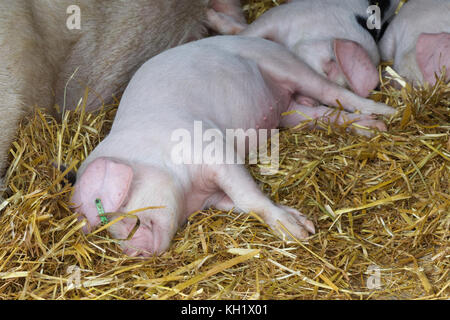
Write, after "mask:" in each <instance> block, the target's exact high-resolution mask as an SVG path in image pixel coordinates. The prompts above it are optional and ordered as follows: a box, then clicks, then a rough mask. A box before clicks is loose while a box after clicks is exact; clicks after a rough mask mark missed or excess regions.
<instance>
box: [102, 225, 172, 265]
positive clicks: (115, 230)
mask: <svg viewBox="0 0 450 320" xmlns="http://www.w3.org/2000/svg"><path fill="white" fill-rule="evenodd" d="M135 226H136V220H135V219H131V218H125V219H123V220H121V221H119V222H117V223H115V224H113V225H112V226H111V227H110V228H109V229H108V231H109V232H110V234H111V236H112V238H113V239H115V240H118V241H120V246H121V247H122V249H123V252H124V253H125V254H127V255H129V256H144V257H148V256H152V255H154V254H159V253H161V252H163V251H165V250H166V249H167V248H163V247H162V245H161V244H162V241H161V239H160V234H159V232H158V228H157V226H156V225H155V224H154V223H152V222H150V223H146V224H144V223H143V222H142V221H141V223H140V225H139V227H138V229H137V230H136V231H135V233H134V234H133V235H132V237H131V238H130V239H128V237H129V236H130V234H131V233H132V231H133V229H134V228H135Z"/></svg>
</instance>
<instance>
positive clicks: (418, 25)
mask: <svg viewBox="0 0 450 320" xmlns="http://www.w3.org/2000/svg"><path fill="white" fill-rule="evenodd" d="M380 51H381V57H382V59H383V60H394V69H395V70H396V71H397V72H398V73H399V74H400V75H401V76H403V77H404V78H406V79H407V80H409V81H410V82H412V83H414V84H422V83H425V82H428V83H429V84H431V85H434V84H435V83H436V76H438V77H439V76H440V74H441V71H442V70H443V67H446V69H447V73H446V78H445V79H444V80H445V81H449V80H450V1H449V0H409V1H408V2H407V3H406V4H405V5H404V6H403V7H402V9H401V10H400V12H399V14H398V15H397V16H396V17H395V18H394V19H393V21H392V23H391V24H390V25H389V27H388V28H387V29H386V32H385V33H384V36H383V38H382V39H381V41H380Z"/></svg>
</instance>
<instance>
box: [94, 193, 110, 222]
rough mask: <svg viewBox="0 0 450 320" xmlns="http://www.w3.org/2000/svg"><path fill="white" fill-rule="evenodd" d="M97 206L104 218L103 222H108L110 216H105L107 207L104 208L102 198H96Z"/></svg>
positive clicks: (99, 213)
mask: <svg viewBox="0 0 450 320" xmlns="http://www.w3.org/2000/svg"><path fill="white" fill-rule="evenodd" d="M95 206H96V207H97V212H98V215H99V216H100V219H101V220H102V223H103V224H107V223H108V218H106V216H105V209H103V205H102V201H101V200H100V199H95Z"/></svg>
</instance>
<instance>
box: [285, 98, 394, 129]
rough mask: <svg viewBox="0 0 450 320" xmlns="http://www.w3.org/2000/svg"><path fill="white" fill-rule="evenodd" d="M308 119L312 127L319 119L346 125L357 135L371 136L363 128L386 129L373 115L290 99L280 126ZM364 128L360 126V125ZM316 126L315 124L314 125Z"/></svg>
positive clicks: (290, 125)
mask: <svg viewBox="0 0 450 320" xmlns="http://www.w3.org/2000/svg"><path fill="white" fill-rule="evenodd" d="M308 120H310V124H311V126H312V127H314V124H315V123H316V121H315V120H320V121H322V122H325V123H327V124H328V123H329V124H331V125H334V126H347V129H348V130H349V131H354V132H356V133H357V134H359V135H363V136H367V137H371V136H372V135H373V133H372V131H371V130H368V129H365V128H369V129H370V128H372V129H377V130H380V131H386V130H387V128H386V125H385V123H384V122H383V121H381V120H377V119H376V118H375V116H373V115H369V114H356V113H349V112H346V111H343V110H338V109H333V108H328V107H325V106H317V107H311V106H305V105H301V104H298V103H297V102H295V101H292V103H291V106H290V108H289V110H288V112H287V113H286V114H285V115H282V116H281V122H280V126H281V127H284V128H290V127H295V126H297V125H298V124H300V123H301V122H304V121H308ZM361 126H362V127H365V128H362V127H361ZM316 127H317V126H316Z"/></svg>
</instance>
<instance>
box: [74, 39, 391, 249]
mask: <svg viewBox="0 0 450 320" xmlns="http://www.w3.org/2000/svg"><path fill="white" fill-rule="evenodd" d="M295 94H301V95H306V96H309V97H312V98H314V99H316V100H318V101H321V102H323V103H325V104H329V105H333V106H337V102H336V100H337V99H338V100H339V101H340V102H341V103H342V105H343V106H344V107H345V108H346V109H347V110H349V111H352V112H353V111H356V110H360V111H361V112H363V113H366V114H359V115H357V114H351V113H347V112H345V111H342V112H341V113H339V114H331V113H330V114H329V116H328V120H330V121H336V122H344V121H348V120H353V121H355V122H356V123H359V124H361V125H364V126H369V127H375V128H377V127H378V126H379V121H376V120H374V119H373V118H372V117H371V116H370V115H368V114H370V113H385V114H390V113H392V112H393V111H394V109H392V108H390V107H388V106H386V105H384V104H381V103H377V102H374V101H372V100H367V99H364V98H362V97H360V96H358V95H355V94H354V93H352V92H350V91H348V90H346V89H344V88H342V87H340V86H338V85H336V84H334V83H332V82H330V81H328V80H327V79H326V78H324V77H321V76H320V75H318V74H317V73H316V72H315V71H314V70H312V69H311V68H309V67H308V66H307V65H306V64H305V63H303V62H302V61H301V60H299V59H298V58H297V57H295V56H294V55H293V54H292V53H291V52H290V51H288V50H287V49H286V48H285V47H283V46H281V45H279V44H277V43H275V42H272V41H268V40H265V39H262V38H256V37H242V36H217V37H211V38H207V39H204V40H199V41H196V42H192V43H189V44H185V45H183V46H179V47H177V48H174V49H171V50H168V51H166V52H164V53H161V54H160V55H158V56H156V57H154V58H153V59H151V60H149V61H148V62H147V63H145V64H144V65H143V66H142V67H141V68H140V69H139V70H138V71H137V72H136V74H135V75H134V77H133V78H132V80H131V82H130V84H129V86H128V87H127V89H126V90H125V92H124V95H123V97H122V100H121V102H120V105H119V109H118V111H117V115H116V118H115V120H114V123H113V126H112V129H111V132H110V133H109V135H108V136H107V137H106V138H105V139H104V140H103V141H102V142H101V143H100V144H99V145H98V146H97V147H96V148H95V149H94V150H93V152H92V153H91V154H90V155H89V156H88V158H87V159H86V160H85V161H84V163H83V164H82V166H81V167H80V169H79V170H78V174H77V183H76V185H75V188H74V194H73V198H72V202H73V205H74V207H75V208H76V210H77V212H79V213H81V214H82V215H84V216H85V217H86V218H87V220H88V224H87V227H86V228H85V231H86V232H89V231H90V230H92V228H94V227H96V226H97V225H98V224H99V223H100V218H99V214H98V211H97V209H96V203H95V201H96V199H100V200H101V201H102V203H103V206H104V209H105V211H106V212H122V213H125V212H130V211H132V210H136V209H140V208H147V207H149V206H163V208H161V209H154V210H151V209H149V210H146V211H143V212H139V213H137V216H138V217H139V219H140V222H141V223H140V226H139V228H138V229H137V231H136V232H135V233H134V235H133V237H131V239H128V240H124V241H122V242H121V245H122V247H123V250H124V252H125V253H126V254H129V255H134V256H136V255H139V256H148V255H152V254H158V253H161V252H164V251H165V250H166V249H167V248H168V247H169V245H170V242H171V239H172V238H173V236H174V234H175V232H176V231H177V229H178V228H179V227H180V226H181V225H182V224H183V223H185V222H186V221H187V218H188V217H189V215H190V214H192V213H194V212H196V211H198V210H202V209H205V208H209V207H215V208H217V209H220V210H225V211H229V210H232V209H233V208H234V209H235V210H239V211H242V212H251V211H252V212H254V213H256V214H258V215H259V216H260V217H261V218H262V219H263V220H264V221H265V222H266V223H267V224H268V225H269V226H270V227H271V228H272V229H273V230H275V231H276V232H277V233H278V234H280V235H281V236H283V235H284V236H290V235H289V234H291V235H292V236H294V237H296V238H301V239H303V238H306V237H308V235H309V234H311V233H314V232H315V229H314V225H313V223H312V222H311V221H310V220H308V219H307V218H306V217H305V216H304V215H303V214H301V213H300V212H298V211H297V210H296V209H293V208H289V207H287V206H283V205H279V204H275V203H273V202H272V201H271V200H269V199H268V198H267V197H266V196H265V195H264V194H263V193H262V192H261V190H260V189H259V188H258V186H257V185H256V183H255V182H254V180H253V179H252V177H251V176H250V174H249V173H248V172H247V170H246V169H245V167H244V165H243V164H239V163H242V162H238V161H237V160H236V161H235V162H233V163H236V164H233V163H229V162H227V161H223V162H220V161H217V160H216V161H197V162H196V161H195V159H194V160H192V158H196V157H198V156H200V157H201V158H202V159H203V157H202V155H204V153H205V152H206V148H207V146H205V147H204V148H201V149H200V150H199V149H196V147H195V146H194V147H193V148H194V152H193V154H192V155H191V156H186V157H185V156H181V155H180V153H179V152H175V150H178V148H179V143H180V142H178V140H177V138H175V139H174V133H176V132H178V131H179V130H185V131H186V132H188V133H189V134H190V136H191V137H195V136H196V134H198V133H196V132H195V130H196V129H195V128H196V126H195V122H196V121H197V122H200V123H201V124H202V128H203V130H204V131H205V132H206V131H207V130H213V131H214V132H216V133H218V134H220V135H219V138H217V135H216V142H222V144H221V145H222V146H226V145H229V144H230V145H231V146H233V147H234V146H235V144H234V139H231V141H230V139H225V132H226V130H228V129H242V130H244V131H248V130H250V129H255V130H258V132H261V130H263V129H273V128H277V127H278V126H284V127H286V126H292V125H295V124H297V123H298V122H299V120H301V119H302V115H300V114H297V113H295V111H296V110H297V108H298V106H299V105H298V103H297V102H296V101H295V99H294V96H295ZM321 108H326V107H318V108H310V110H309V113H308V114H309V116H310V117H312V118H323V117H324V116H323V114H324V113H326V112H325V111H323V110H320V112H319V110H318V109H321ZM289 111H294V113H293V114H290V115H286V116H282V114H283V113H285V112H288V114H289ZM328 111H330V110H329V109H328ZM191 144H192V143H191V141H189V140H188V142H187V143H186V145H185V147H186V146H191ZM194 145H195V142H194ZM249 145H250V146H251V144H249ZM237 150H238V152H236V157H237V158H239V159H244V158H245V156H246V155H247V152H253V151H254V150H253V149H252V150H251V149H250V147H249V148H245V150H246V151H242V149H239V148H238V149H237ZM239 150H241V151H239ZM187 154H188V155H189V153H187ZM181 160H183V161H181ZM219 160H220V159H219ZM135 222H136V221H135V220H134V219H132V218H125V219H123V220H121V221H120V222H117V223H115V224H114V225H113V226H112V227H110V230H109V231H110V233H111V234H112V236H113V237H115V238H116V239H122V240H123V239H127V237H128V235H129V234H130V232H131V230H132V229H133V227H134V226H135ZM280 224H282V225H283V226H284V227H285V228H286V230H288V232H286V231H285V229H283V227H281V225H280Z"/></svg>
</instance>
